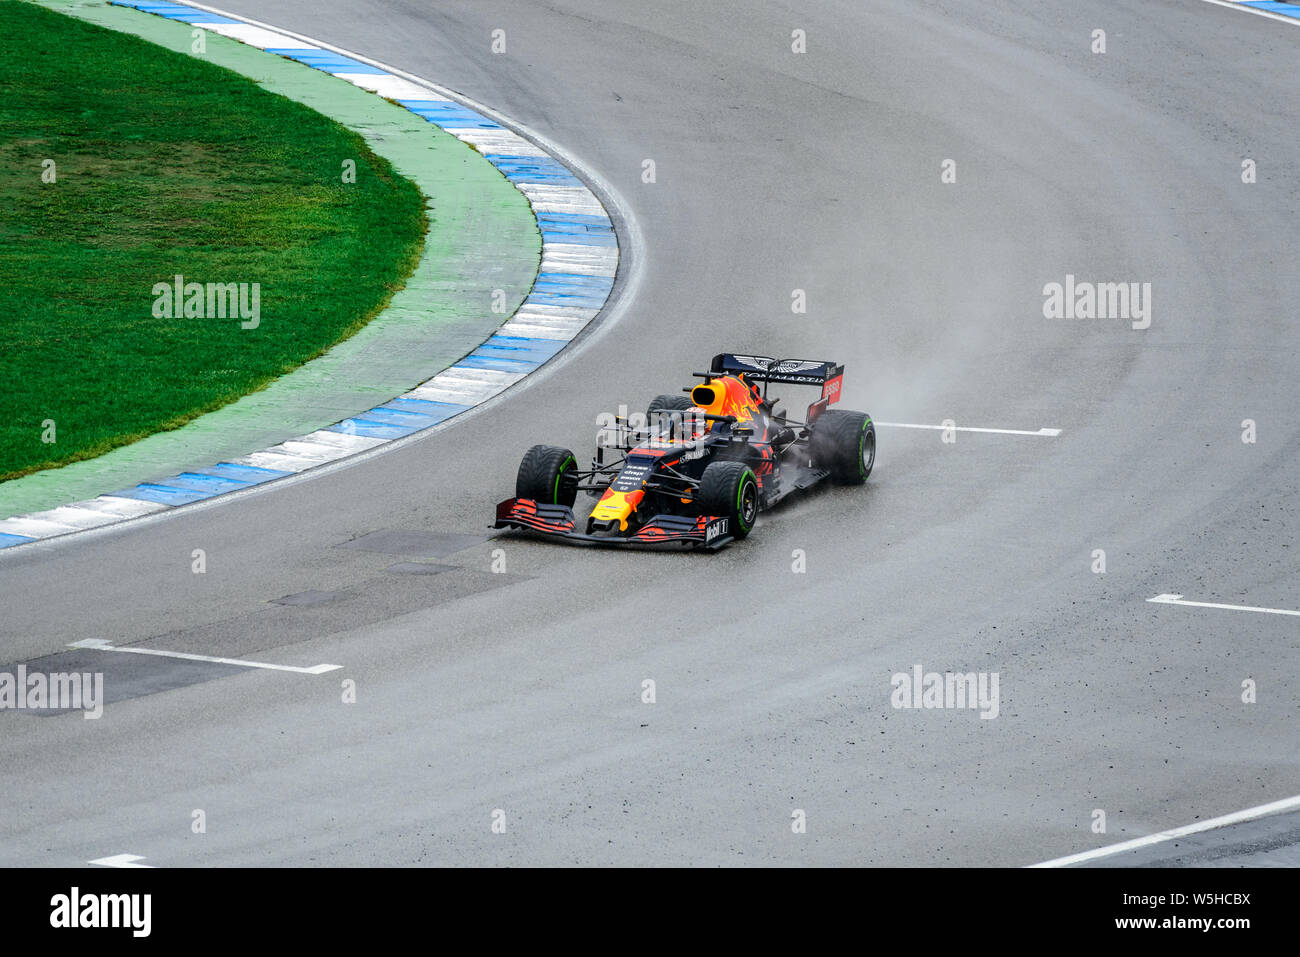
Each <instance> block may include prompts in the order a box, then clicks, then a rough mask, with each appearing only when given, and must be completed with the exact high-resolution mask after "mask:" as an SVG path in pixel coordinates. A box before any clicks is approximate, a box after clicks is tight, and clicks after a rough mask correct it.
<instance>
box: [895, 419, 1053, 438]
mask: <svg viewBox="0 0 1300 957" xmlns="http://www.w3.org/2000/svg"><path fill="white" fill-rule="evenodd" d="M875 424H876V425H879V426H883V427H885V428H889V429H933V430H936V431H939V432H943V431H945V430H948V429H951V430H952V431H953V432H992V433H995V434H997V435H1042V436H1047V437H1048V438H1055V437H1056V436H1058V435H1060V434H1061V430H1060V429H1038V430H1037V431H1034V432H1030V431H1027V430H1026V429H980V428H975V427H974V426H970V425H919V424H917V423H915V422H876V423H875Z"/></svg>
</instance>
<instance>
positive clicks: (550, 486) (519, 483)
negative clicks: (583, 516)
mask: <svg viewBox="0 0 1300 957" xmlns="http://www.w3.org/2000/svg"><path fill="white" fill-rule="evenodd" d="M515 497H516V498H530V499H532V500H533V501H535V502H537V503H538V504H541V505H564V506H566V507H567V508H572V507H573V503H574V500H575V499H577V497H578V460H577V459H576V458H574V456H573V453H572V452H570V451H569V450H568V449H562V448H559V447H557V446H554V445H534V446H533V447H532V448H531V449H529V450H528V451H527V452H525V453H524V458H523V461H522V462H520V463H519V475H518V476H517V477H516V478H515Z"/></svg>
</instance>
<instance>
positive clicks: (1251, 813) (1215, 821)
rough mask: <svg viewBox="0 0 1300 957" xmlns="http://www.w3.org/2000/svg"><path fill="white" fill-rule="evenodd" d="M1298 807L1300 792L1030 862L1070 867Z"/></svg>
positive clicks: (1031, 865)
mask: <svg viewBox="0 0 1300 957" xmlns="http://www.w3.org/2000/svg"><path fill="white" fill-rule="evenodd" d="M1297 808H1300V794H1298V795H1296V796H1295V797H1289V798H1283V799H1282V800H1281V801H1274V802H1273V803H1272V804H1261V805H1259V807H1249V808H1246V810H1244V811H1234V812H1233V813H1232V814H1225V815H1223V817H1212V818H1210V819H1209V820H1208V821H1200V822H1198V823H1196V824H1188V825H1187V826H1186V827H1176V828H1174V829H1173V830H1171V831H1160V832H1159V833H1157V834H1148V835H1147V836H1146V837H1138V838H1134V839H1133V840H1131V841H1124V842H1123V843H1122V844H1111V845H1109V846H1108V847H1099V848H1097V849H1096V850H1093V851H1083V852H1082V853H1079V854H1071V855H1070V856H1069V857H1058V858H1055V859H1054V860H1050V861H1043V862H1042V863H1041V864H1030V865H1029V866H1030V867H1069V866H1070V865H1071V864H1081V863H1083V862H1084V861H1095V860H1097V859H1098V858H1101V857H1110V856H1111V855H1112V854H1122V853H1124V852H1125V851H1133V850H1137V849H1138V848H1139V847H1150V846H1151V845H1152V844H1163V843H1164V842H1165V841H1172V840H1176V839H1177V838H1180V837H1187V836H1188V835H1189V834H1199V833H1201V832H1202V831H1213V830H1214V829H1216V828H1220V827H1227V826H1228V825H1229V824H1240V823H1241V822H1242V821H1253V820H1255V819H1256V818H1260V817H1266V816H1267V815H1269V814H1277V813H1279V812H1281V811H1294V810H1296V809H1297Z"/></svg>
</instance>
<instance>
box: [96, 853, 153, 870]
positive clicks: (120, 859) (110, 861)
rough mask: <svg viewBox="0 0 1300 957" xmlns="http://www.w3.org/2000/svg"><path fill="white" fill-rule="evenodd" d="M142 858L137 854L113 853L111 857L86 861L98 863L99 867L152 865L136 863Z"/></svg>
mask: <svg viewBox="0 0 1300 957" xmlns="http://www.w3.org/2000/svg"><path fill="white" fill-rule="evenodd" d="M143 860H144V858H143V857H141V856H140V855H139V854H114V855H113V856H112V857H99V858H96V859H95V860H93V861H87V862H86V863H87V864H98V865H99V866H100V867H153V865H152V864H137V863H136V861H143Z"/></svg>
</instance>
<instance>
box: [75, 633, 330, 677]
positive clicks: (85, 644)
mask: <svg viewBox="0 0 1300 957" xmlns="http://www.w3.org/2000/svg"><path fill="white" fill-rule="evenodd" d="M68 647H69V648H91V649H94V650H95V651H121V652H125V653H126V654H128V655H157V656H158V657H160V658H181V659H183V660H185V661H207V662H210V663H212V664H214V665H239V666H240V667H241V668H265V669H266V670H268V671H292V672H293V673H294V674H299V675H323V674H325V673H326V672H327V671H338V670H339V669H340V668H342V667H343V666H342V665H312V666H311V667H310V668H300V667H298V666H297V665H270V664H267V663H266V662H264V661H244V660H243V659H242V658H213V657H211V656H209V655H191V654H188V653H187V652H184V651H160V650H159V649H157V648H119V647H118V646H117V645H114V644H110V643H109V642H108V641H107V640H106V639H104V638H87V639H85V640H84V641H74V642H73V643H72V644H70V645H68Z"/></svg>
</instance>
